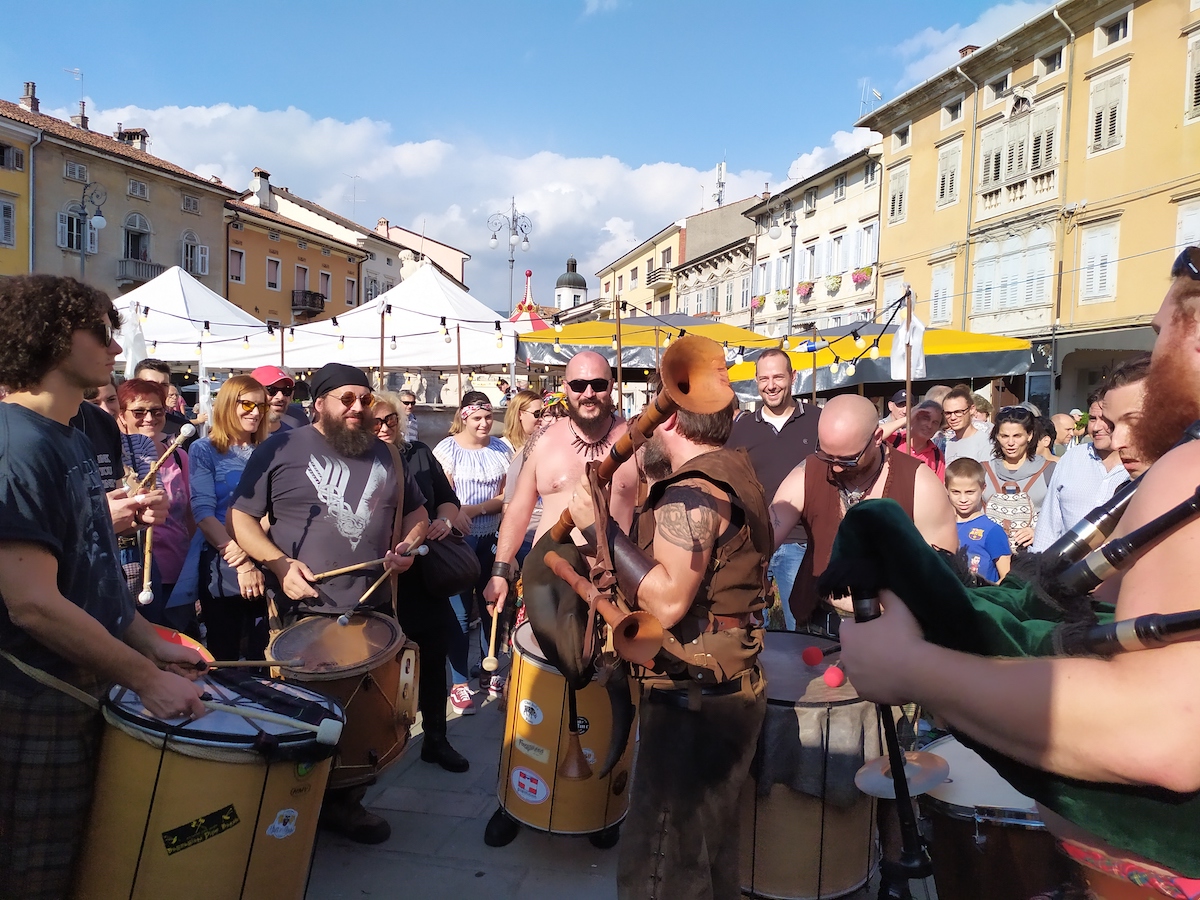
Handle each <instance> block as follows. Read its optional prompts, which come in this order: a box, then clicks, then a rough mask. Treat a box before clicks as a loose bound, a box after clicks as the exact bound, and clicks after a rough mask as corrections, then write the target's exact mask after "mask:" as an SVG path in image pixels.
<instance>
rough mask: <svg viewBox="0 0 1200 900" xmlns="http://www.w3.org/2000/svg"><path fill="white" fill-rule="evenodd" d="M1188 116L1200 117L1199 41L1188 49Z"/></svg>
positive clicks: (1194, 42)
mask: <svg viewBox="0 0 1200 900" xmlns="http://www.w3.org/2000/svg"><path fill="white" fill-rule="evenodd" d="M1187 89H1188V107H1187V109H1188V116H1189V117H1195V116H1200V41H1193V42H1192V45H1191V47H1189V48H1188V82H1187Z"/></svg>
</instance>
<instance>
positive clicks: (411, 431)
mask: <svg viewBox="0 0 1200 900" xmlns="http://www.w3.org/2000/svg"><path fill="white" fill-rule="evenodd" d="M400 405H401V406H402V407H403V409H402V410H401V412H403V413H404V443H406V444H411V443H412V442H413V441H416V440H419V438H418V434H419V431H420V429H419V428H418V427H417V414H416V412H415V410H416V408H417V395H416V394H414V393H413V392H412V391H401V392H400Z"/></svg>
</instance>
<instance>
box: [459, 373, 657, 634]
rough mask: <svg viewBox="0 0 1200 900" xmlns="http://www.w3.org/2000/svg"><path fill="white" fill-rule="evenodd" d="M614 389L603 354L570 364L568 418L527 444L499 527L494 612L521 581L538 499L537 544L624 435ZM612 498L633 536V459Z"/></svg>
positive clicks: (491, 588) (491, 593) (487, 593)
mask: <svg viewBox="0 0 1200 900" xmlns="http://www.w3.org/2000/svg"><path fill="white" fill-rule="evenodd" d="M612 389H613V379H612V370H611V369H610V368H609V365H608V361H607V360H605V358H604V357H603V356H601V355H600V354H599V353H594V352H592V351H591V350H585V351H583V352H582V353H578V354H576V355H575V356H573V357H572V358H571V361H570V362H568V363H567V368H566V372H565V373H564V379H563V393H564V395H565V398H566V404H567V414H566V415H565V416H563V417H561V418H558V419H555V420H554V421H553V422H552V423H551V424H550V425H548V426H545V427H543V428H541V429H540V430H539V431H536V432H535V433H534V434H533V436H532V437H530V439H529V443H527V444H526V445H525V450H524V452H525V462H524V463H523V464H522V466H521V474H520V475H519V476H518V478H517V484H516V486H515V487H514V489H513V495H512V499H511V500H510V501H509V504H508V508H507V509H506V510H505V513H504V519H503V520H502V521H501V523H500V533H499V535H498V537H497V540H496V562H495V563H494V564H493V566H492V577H491V578H490V579H488V583H487V586H486V587H485V588H484V592H483V596H484V598H485V599H486V600H487V603H488V606H489V612H490V611H491V610H490V607H491V605H492V604H495V605H497V606H498V608H499V609H501V610H503V609H504V601H505V598H506V597H507V596H508V584H509V581H510V580H513V579H515V578H516V556H517V551H518V550H520V549H521V544H522V543H523V542H524V540H525V532H526V530H527V529H528V527H529V520H530V517H531V516H532V515H533V509H534V507H535V506H536V505H537V501H538V498H539V497H540V498H541V500H542V521H541V523H540V524H539V525H538V530H537V535H536V537H535V541H536V540H537V538H540V537H541V536H542V534H543V533H544V532H545V531H547V530H549V528H550V527H551V526H552V525H553V524H554V523H555V522H557V521H558V519H559V516H560V515H561V514H562V511H563V510H564V509H565V508H566V506H567V503H568V502H569V501H570V499H571V490H572V489H573V488H574V487H575V484H576V483H577V482H578V481H579V479H580V476H582V475H583V470H584V466H585V465H586V464H587V463H588V462H589V461H591V460H598V459H602V458H603V457H604V456H605V455H607V454H608V451H609V449H610V448H611V447H612V445H613V444H614V443H615V442H616V441H617V439H618V438H620V436H621V435H622V434H624V433H625V429H626V427H627V426H626V423H625V420H624V419H622V418H621V417H620V416H618V415H617V413H616V412H615V411H614V407H613V399H612ZM611 496H612V505H611V510H612V516H613V519H614V520H615V521H616V522H617V523H618V524H619V525H620V526H621V528H623V529H625V530H626V531H628V530H629V525H630V523H631V522H632V521H633V507H634V504H635V503H636V498H637V468H636V465H635V464H634V462H633V460H630V461H628V462H626V463H625V465H623V466H621V468H619V469H618V470H617V472H616V475H615V476H614V477H613V480H612V495H611Z"/></svg>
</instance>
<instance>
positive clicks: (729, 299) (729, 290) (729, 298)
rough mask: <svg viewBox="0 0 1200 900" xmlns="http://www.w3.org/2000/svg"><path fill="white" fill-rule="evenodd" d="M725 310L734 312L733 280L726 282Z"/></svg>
mask: <svg viewBox="0 0 1200 900" xmlns="http://www.w3.org/2000/svg"><path fill="white" fill-rule="evenodd" d="M725 312H727V313H731V312H733V282H732V281H727V282H725Z"/></svg>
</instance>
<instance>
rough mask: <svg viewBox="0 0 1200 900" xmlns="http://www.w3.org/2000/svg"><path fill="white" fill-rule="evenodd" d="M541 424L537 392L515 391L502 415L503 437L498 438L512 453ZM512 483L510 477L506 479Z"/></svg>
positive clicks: (518, 448)
mask: <svg viewBox="0 0 1200 900" xmlns="http://www.w3.org/2000/svg"><path fill="white" fill-rule="evenodd" d="M541 423H542V398H541V397H539V396H538V393H537V391H530V390H524V391H517V392H516V394H514V395H513V398H512V400H510V401H509V403H508V409H507V410H506V411H505V413H504V436H503V437H502V438H500V440H501V441H503V442H504V443H505V444H507V445H508V447H509V449H510V450H512V451H513V452H514V453H515V452H517V451H519V450H521V449H522V448H523V447H524V446H525V442H526V441H528V440H529V436H530V435H532V434H533V433H534V432H535V431H537V428H538V426H539V425H540V424H541ZM508 481H509V483H511V482H512V477H511V476H510V477H509V479H508Z"/></svg>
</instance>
